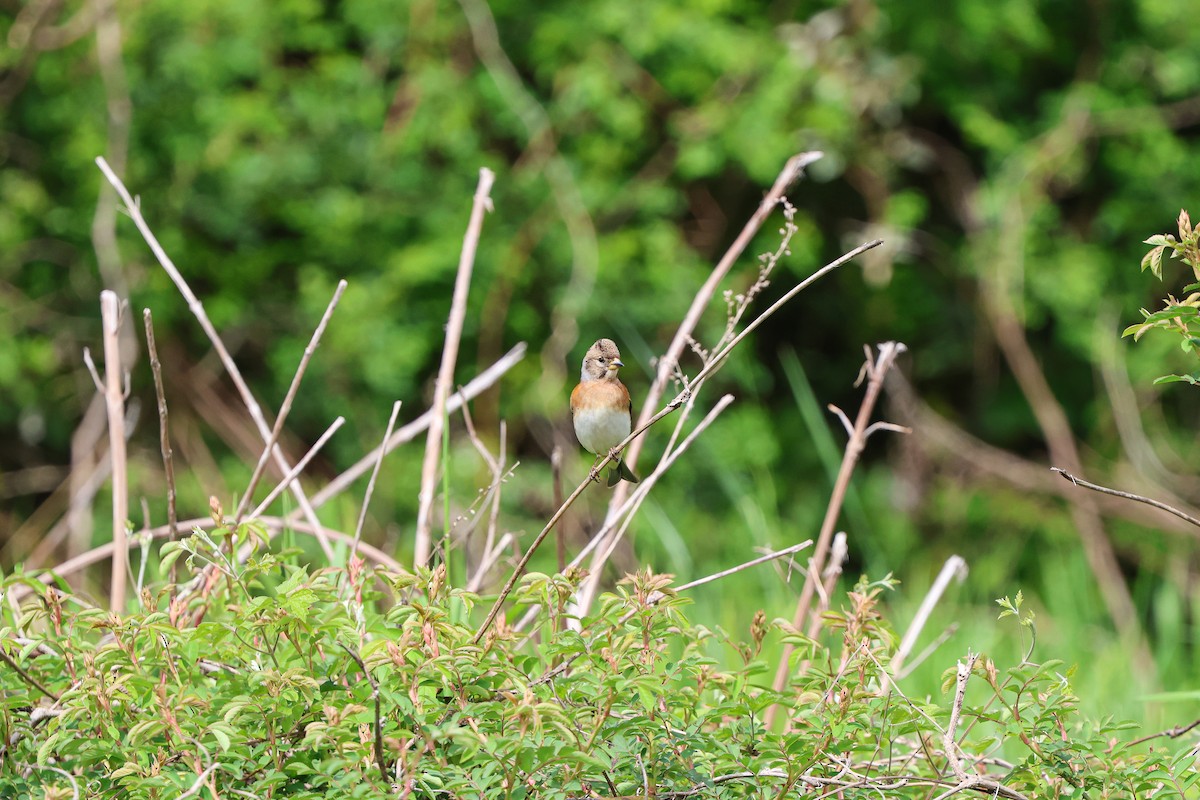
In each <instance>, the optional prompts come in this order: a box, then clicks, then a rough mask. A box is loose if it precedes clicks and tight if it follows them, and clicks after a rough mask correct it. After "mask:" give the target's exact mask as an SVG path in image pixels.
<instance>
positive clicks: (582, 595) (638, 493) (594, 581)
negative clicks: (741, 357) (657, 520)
mask: <svg viewBox="0 0 1200 800" xmlns="http://www.w3.org/2000/svg"><path fill="white" fill-rule="evenodd" d="M685 394H686V393H685ZM683 397H684V395H680V396H679V397H677V398H675V400H674V401H672V402H680V401H681V400H682V398H683ZM732 402H733V395H729V394H727V395H725V396H723V397H722V398H721V399H720V400H718V401H717V404H716V405H715V406H713V407H712V409H711V410H710V411H709V412H708V414H706V415H705V416H704V419H702V420H700V422H698V423H697V424H696V427H695V428H693V429H692V431H691V432H690V433H689V434H688V436H687V438H685V439H684V440H683V442H682V443H681V444H680V445H679V446H678V447H676V448H675V449H674V450H672V451H671V452H670V453H668V454H667V455H666V457H665V458H662V459H660V460H659V462H658V464H657V465H656V466H655V468H654V471H653V472H651V473H650V474H648V475H646V476H645V477H644V478H643V479H642V482H641V483H639V484H638V487H637V489H635V490H634V493H633V494H632V495H631V496H630V497H628V498H626V500H625V502H624V503H623V504H622V505H621V506H620V508H618V509H616V510H615V511H614V512H612V513H610V514H609V517H608V519H607V520H606V521H605V523H604V525H603V526H602V527H601V528H600V530H599V531H597V532H596V533H595V535H593V536H592V537H591V538H590V539H589V540H588V543H587V544H586V545H584V547H583V549H582V550H580V551H579V553H578V554H576V556H575V557H574V558H573V559H571V563H569V564H568V565H567V568H568V569H570V568H571V567H577V566H579V565H580V564H582V563H583V560H584V559H585V558H587V557H588V555H590V554H592V553H593V551H595V554H594V555H592V569H594V570H595V572H592V571H590V570H589V575H588V578H587V579H586V580H585V581H584V583H583V584H582V585H581V586H580V588H579V590H578V591H577V592H576V593H575V597H574V598H572V601H571V613H570V617H572V618H575V619H579V618H581V617H583V616H584V615H585V614H586V608H587V607H588V606H589V605H590V604H591V602H592V599H593V598H594V597H595V593H596V591H597V589H598V587H599V585H600V584H599V578H598V575H599V572H600V569H601V568H602V567H603V565H604V564H606V563H607V562H608V559H609V558H611V557H612V554H613V551H614V550H616V547H617V544H618V543H619V542H620V541H621V538H622V537H624V535H625V532H626V531H627V530H628V529H629V524H630V523H631V522H632V520H633V516H634V513H635V512H636V510H637V509H638V508H639V507H640V506H641V504H642V502H643V501H644V500H645V499H646V496H647V495H648V494H649V492H650V490H651V489H652V488H653V487H654V485H655V484H656V483H658V480H659V479H660V478H661V477H662V476H663V475H665V474H666V472H667V470H669V469H670V468H671V467H672V466H673V465H674V464H675V461H676V460H677V459H678V458H679V456H681V455H682V454H683V453H685V452H686V451H687V449H688V448H689V447H690V446H691V445H692V443H693V442H694V441H695V440H696V438H697V437H698V436H699V435H700V434H701V433H703V432H704V429H705V428H707V427H708V426H709V425H711V424H712V422H713V420H715V419H716V418H717V417H718V416H719V415H720V414H721V412H723V411H724V410H725V409H726V408H727V407H728V406H729V404H730V403H732ZM689 403H690V400H689ZM669 407H670V406H668V408H669ZM656 418H657V417H656ZM601 466H603V463H602V464H601ZM618 523H620V526H619V527H618ZM610 534H611V535H610ZM540 613H541V606H533V607H532V608H530V609H529V611H528V612H526V614H525V616H524V617H522V618H521V620H520V622H518V623H517V625H516V626H515V627H516V628H517V629H518V630H520V629H523V628H524V627H525V626H526V625H528V624H529V623H530V622H532V621H533V620H534V619H535V618H536V617H537V615H538V614H540Z"/></svg>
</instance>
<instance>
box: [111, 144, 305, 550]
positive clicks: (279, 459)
mask: <svg viewBox="0 0 1200 800" xmlns="http://www.w3.org/2000/svg"><path fill="white" fill-rule="evenodd" d="M96 166H98V167H99V168H100V171H101V172H103V173H104V177H105V178H107V179H108V182H109V183H110V184H112V187H113V188H114V189H116V190H117V194H119V195H120V196H121V200H122V202H123V203H124V204H125V210H126V212H127V213H128V214H129V216H130V218H131V219H132V220H133V223H134V224H135V225H136V226H137V229H138V231H139V232H140V233H141V234H142V238H143V239H145V240H146V244H147V245H148V246H149V247H150V250H151V252H153V253H154V257H155V258H156V259H157V260H158V263H159V265H160V266H161V267H162V268H163V270H164V271H165V272H166V273H167V276H168V277H170V279H171V281H172V282H173V283H174V284H175V287H176V288H177V289H178V290H179V293H180V294H181V295H183V298H184V299H185V300H186V301H187V304H188V310H189V311H191V312H192V315H193V316H195V317H196V320H197V321H198V322H199V323H200V327H201V329H203V330H204V333H205V335H206V336H207V337H208V340H209V342H211V343H212V346H213V350H214V351H216V353H217V357H218V358H219V359H220V360H221V364H222V365H223V366H224V367H225V371H226V372H228V373H229V378H230V380H232V381H233V385H234V387H236V388H237V391H238V395H239V396H240V397H241V398H242V402H243V403H244V404H245V406H246V410H247V411H249V412H250V417H251V419H253V420H254V426H255V427H256V428H257V429H258V434H259V436H261V437H262V440H263V441H264V442H266V441H267V440H269V439H270V437H271V428H270V426H268V425H267V420H266V418H265V417H264V416H263V412H262V408H261V407H260V406H259V404H258V401H257V400H255V399H254V395H253V393H251V391H250V387H249V386H248V385H246V381H245V380H244V379H243V378H242V373H241V370H239V369H238V366H237V364H236V363H235V362H234V360H233V357H232V356H230V354H229V350H228V349H227V348H226V347H225V342H224V341H222V339H221V337H220V335H219V334H218V333H217V329H216V328H215V327H213V324H212V321H211V320H209V318H208V313H207V312H206V311H205V310H204V304H203V303H201V302H200V300H199V299H198V298H197V297H196V295H195V293H194V292H192V289H191V287H190V286H188V283H187V281H185V280H184V279H183V275H182V273H180V272H179V270H178V268H176V266H175V264H174V262H172V261H171V259H170V258H169V257H168V256H167V253H166V251H165V250H163V248H162V245H160V244H159V243H158V239H157V238H156V237H155V236H154V232H153V231H151V230H150V226H149V225H148V224H147V223H146V220H145V218H144V217H143V216H142V211H141V207H140V206H139V204H138V203H137V202H136V201H134V199H133V196H132V195H130V194H129V190H128V189H126V188H125V184H124V183H123V182H122V181H121V179H120V178H118V177H117V175H116V173H115V172H113V170H112V168H111V167H110V166H109V165H108V162H107V161H105V160H104V158H103V157H102V156H98V157H97V158H96ZM273 457H274V459H275V465H276V466H277V467H279V469H280V471H281V472H282V473H283V474H287V472H288V470H290V469H291V465H290V464H288V462H287V458H285V457H284V454H283V451H282V450H281V449H280V448H279V447H278V446H277V447H275V448H273ZM291 489H292V494H293V495H294V496H295V498H296V502H297V504H298V505H299V506H300V513H302V514H303V515H304V518H305V519H306V520H307V521H308V524H309V525H311V526H312V527H313V529H314V530H316V531H318V534H317V536H318V537H320V533H319V531H320V530H321V521H320V520H319V519H317V514H316V511H314V510H313V506H312V505H311V504H310V503H309V502H308V495H306V494H305V493H304V488H303V487H302V486H301V485H300V484H299V483H298V482H296V483H293V484H292V486H291Z"/></svg>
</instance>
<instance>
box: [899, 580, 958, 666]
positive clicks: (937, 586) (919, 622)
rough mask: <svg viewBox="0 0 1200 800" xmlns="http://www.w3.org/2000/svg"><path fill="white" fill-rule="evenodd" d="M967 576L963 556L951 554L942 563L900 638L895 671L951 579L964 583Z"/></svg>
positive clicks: (909, 651)
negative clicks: (939, 570) (935, 577)
mask: <svg viewBox="0 0 1200 800" xmlns="http://www.w3.org/2000/svg"><path fill="white" fill-rule="evenodd" d="M966 577H967V562H966V561H965V560H963V558H962V556H950V557H949V558H948V559H946V563H945V564H943V565H942V569H941V572H939V573H938V576H937V579H936V580H934V582H933V585H932V586H930V587H929V591H928V592H926V594H925V599H923V600H922V601H921V605H920V607H918V608H917V613H916V616H914V617H913V620H912V622H911V623H909V625H908V630H907V631H905V632H904V638H903V639H901V640H900V647H899V648H898V649H897V650H896V655H895V656H894V657H893V658H892V670H893V672H899V671H900V668H901V667H903V666H904V660H905V659H906V658H908V654H909V653H911V652H912V649H913V646H914V645H915V644H916V643H917V637H918V636H920V635H921V631H922V630H924V628H925V623H927V622H928V621H929V615H930V614H932V613H933V609H934V608H935V607H936V606H937V604H938V600H940V599H942V595H943V594H944V593H945V591H946V587H947V586H949V585H950V581H952V580H954V579H955V578H957V579H958V582H959V583H962V582H963V581H964V580H965V579H966Z"/></svg>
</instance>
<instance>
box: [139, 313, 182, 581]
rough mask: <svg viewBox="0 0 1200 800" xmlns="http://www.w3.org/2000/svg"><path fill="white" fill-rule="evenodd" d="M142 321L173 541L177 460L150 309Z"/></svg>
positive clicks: (174, 570)
mask: <svg viewBox="0 0 1200 800" xmlns="http://www.w3.org/2000/svg"><path fill="white" fill-rule="evenodd" d="M142 320H143V322H145V325H146V350H147V353H148V354H149V356H150V372H151V373H152V374H153V375H154V396H155V398H156V399H157V401H158V440H159V447H160V449H161V450H162V460H163V472H164V474H165V475H166V480H167V525H168V527H169V528H170V532H171V541H175V539H176V538H178V533H179V531H178V528H177V527H176V526H177V523H178V521H179V518H178V517H177V516H176V509H175V459H174V457H173V455H172V453H171V429H170V426H168V425H167V395H166V392H165V391H164V390H163V379H162V363H161V362H159V360H158V348H157V347H156V346H155V344H154V319H153V317H152V316H151V314H150V309H148V308H146V309H143V310H142ZM176 572H177V569H176V566H175V563H174V562H172V564H171V579H170V582H171V587H172V588H171V591H172V592H173V591H174V590H175V589H174V587H175V577H176Z"/></svg>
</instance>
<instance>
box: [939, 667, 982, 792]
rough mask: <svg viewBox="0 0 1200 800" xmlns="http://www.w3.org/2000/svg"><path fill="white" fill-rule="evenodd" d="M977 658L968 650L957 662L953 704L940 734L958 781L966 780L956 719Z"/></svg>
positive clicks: (943, 747) (947, 757) (959, 713)
mask: <svg viewBox="0 0 1200 800" xmlns="http://www.w3.org/2000/svg"><path fill="white" fill-rule="evenodd" d="M978 660H979V654H978V653H971V652H968V653H967V660H966V662H965V663H964V662H962V661H959V662H958V675H957V678H956V681H955V689H954V704H953V705H952V706H950V722H949V723H948V724H947V725H946V732H945V733H944V734H942V749H943V750H944V751H945V754H946V759H947V760H948V761H949V762H950V769H952V770H953V771H954V777H956V778H958V779H959V780H960V781H965V780H967V772H966V770H964V769H963V765H962V759H961V758H959V757H958V742H957V741H955V738H954V737H955V736H957V735H958V720H959V718H960V717H961V716H962V707H963V700H965V699H966V696H967V681H968V680H970V678H971V672H972V670H974V669H975V662H976V661H978Z"/></svg>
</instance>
